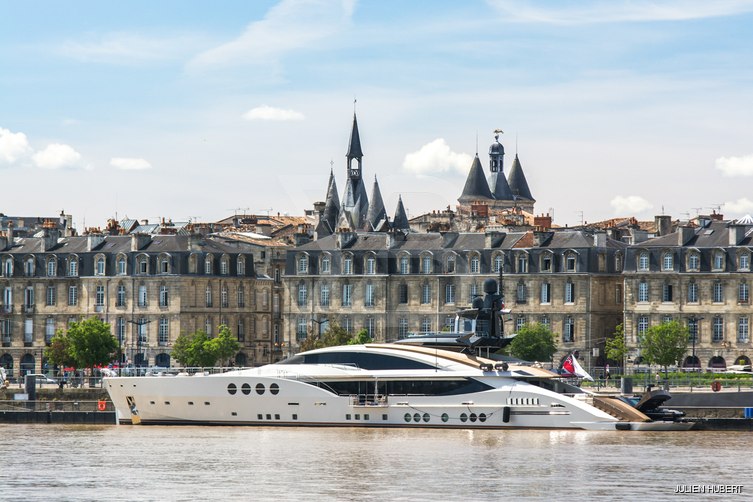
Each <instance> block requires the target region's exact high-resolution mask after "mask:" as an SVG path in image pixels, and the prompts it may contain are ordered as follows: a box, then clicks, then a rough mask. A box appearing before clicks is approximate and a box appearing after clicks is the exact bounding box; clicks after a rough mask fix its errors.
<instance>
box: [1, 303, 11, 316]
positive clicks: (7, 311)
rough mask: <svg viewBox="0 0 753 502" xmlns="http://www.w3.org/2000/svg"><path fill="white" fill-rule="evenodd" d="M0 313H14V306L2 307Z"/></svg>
mask: <svg viewBox="0 0 753 502" xmlns="http://www.w3.org/2000/svg"><path fill="white" fill-rule="evenodd" d="M0 312H2V313H4V314H9V313H11V312H13V305H0Z"/></svg>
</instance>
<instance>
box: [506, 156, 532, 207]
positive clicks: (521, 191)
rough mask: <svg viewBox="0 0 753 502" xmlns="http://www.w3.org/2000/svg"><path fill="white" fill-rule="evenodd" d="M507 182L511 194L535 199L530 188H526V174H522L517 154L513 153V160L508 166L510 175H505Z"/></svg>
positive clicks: (516, 196)
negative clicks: (509, 166) (510, 165)
mask: <svg viewBox="0 0 753 502" xmlns="http://www.w3.org/2000/svg"><path fill="white" fill-rule="evenodd" d="M507 183H508V184H509V185H510V190H511V191H512V194H513V196H514V197H515V198H516V199H517V198H520V199H528V200H536V199H534V198H533V196H532V195H531V190H530V189H529V188H528V182H527V181H526V176H525V174H523V168H522V167H521V166H520V160H519V159H518V154H517V153H516V154H515V160H514V161H513V163H512V168H510V175H509V176H508V177H507Z"/></svg>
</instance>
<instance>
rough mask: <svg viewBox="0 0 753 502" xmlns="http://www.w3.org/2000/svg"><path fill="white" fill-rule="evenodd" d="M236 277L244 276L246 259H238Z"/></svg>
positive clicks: (240, 257) (241, 257)
mask: <svg viewBox="0 0 753 502" xmlns="http://www.w3.org/2000/svg"><path fill="white" fill-rule="evenodd" d="M237 275H239V276H244V275H246V258H245V257H243V256H239V257H238V264H237Z"/></svg>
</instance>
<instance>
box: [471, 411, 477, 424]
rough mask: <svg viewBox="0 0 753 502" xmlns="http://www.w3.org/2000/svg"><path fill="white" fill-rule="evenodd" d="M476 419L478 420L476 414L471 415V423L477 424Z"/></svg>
mask: <svg viewBox="0 0 753 502" xmlns="http://www.w3.org/2000/svg"><path fill="white" fill-rule="evenodd" d="M476 418H478V417H476V414H475V413H471V416H470V419H471V422H475V421H476Z"/></svg>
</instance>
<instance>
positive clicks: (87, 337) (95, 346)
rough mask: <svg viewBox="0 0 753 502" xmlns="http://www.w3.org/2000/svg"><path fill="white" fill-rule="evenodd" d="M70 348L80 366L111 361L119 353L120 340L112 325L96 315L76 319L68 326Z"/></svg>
mask: <svg viewBox="0 0 753 502" xmlns="http://www.w3.org/2000/svg"><path fill="white" fill-rule="evenodd" d="M67 338H68V344H69V345H68V350H69V353H70V355H71V358H72V359H73V361H75V365H76V367H78V368H94V367H95V366H101V365H105V364H107V363H109V362H110V361H112V360H113V358H114V357H115V356H116V355H117V352H118V341H117V340H116V339H115V337H114V336H113V335H112V331H111V329H110V325H109V324H107V323H106V322H103V321H101V320H99V319H98V318H96V317H90V318H88V319H84V320H83V321H74V322H72V323H71V324H70V325H69V326H68V331H67Z"/></svg>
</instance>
